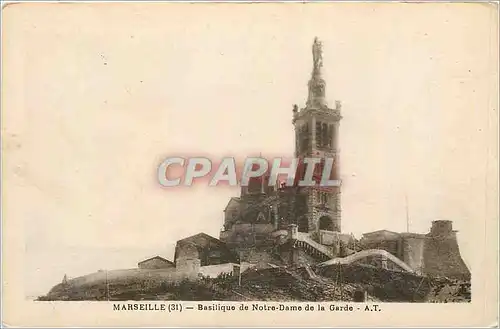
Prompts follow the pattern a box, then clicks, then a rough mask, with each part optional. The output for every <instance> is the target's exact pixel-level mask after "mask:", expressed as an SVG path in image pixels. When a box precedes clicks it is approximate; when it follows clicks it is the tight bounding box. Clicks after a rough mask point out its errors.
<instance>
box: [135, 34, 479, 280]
mask: <svg viewBox="0 0 500 329" xmlns="http://www.w3.org/2000/svg"><path fill="white" fill-rule="evenodd" d="M312 59H313V61H312V64H313V65H312V71H311V76H310V79H309V82H308V95H307V101H306V103H305V106H304V107H302V108H299V107H298V106H297V105H294V106H293V107H292V123H293V127H294V130H295V157H296V158H298V159H299V161H300V159H304V158H318V159H319V160H318V165H317V170H316V171H315V174H318V173H322V171H323V166H324V163H325V161H324V160H325V159H326V158H329V159H333V160H334V163H333V168H332V170H331V174H330V179H334V180H338V179H339V169H340V166H339V158H340V153H339V127H340V122H341V119H342V115H341V103H340V101H335V102H334V104H333V105H329V104H328V102H327V101H326V99H325V91H326V82H325V80H324V79H323V77H322V69H323V58H322V44H321V42H320V41H319V40H318V39H317V38H316V39H314V42H313V45H312ZM301 168H302V167H300V166H299V169H298V170H297V173H296V175H295V183H294V184H290V185H286V184H282V185H277V186H269V184H268V183H269V179H270V178H269V175H267V176H266V175H264V176H262V177H258V178H252V179H251V180H250V182H249V184H248V186H244V187H241V191H240V195H239V196H235V197H232V198H231V199H230V200H229V202H228V203H227V205H226V207H225V209H224V224H223V227H222V229H221V231H220V236H219V238H218V239H217V238H215V237H211V236H209V235H207V234H205V233H199V234H196V235H194V236H191V237H187V238H185V239H182V240H179V241H178V242H177V245H176V248H175V256H174V262H169V261H167V260H166V259H163V258H161V259H159V258H154V259H149V260H146V261H143V262H141V263H140V265H139V267H141V268H148V267H149V268H151V267H152V268H162V267H165V268H175V271H177V272H181V273H191V274H193V275H195V276H196V275H199V274H202V275H212V276H213V275H217V274H219V273H222V272H232V271H233V269H234V268H238V271H244V270H245V269H248V268H252V267H256V266H267V267H269V266H271V267H273V266H276V267H279V266H287V267H288V266H292V267H301V266H306V267H308V266H322V265H323V266H328V265H329V264H339V263H340V264H352V263H357V264H365V265H369V266H376V267H380V268H384V269H386V270H393V271H403V272H412V273H415V274H417V275H438V276H439V275H445V276H450V277H470V272H469V269H468V268H467V266H466V265H465V263H464V261H463V259H462V257H461V255H460V251H459V247H458V243H457V239H456V231H455V230H453V228H452V222H451V221H447V220H436V221H433V222H432V225H431V228H430V231H429V233H427V234H420V233H410V232H404V233H398V232H391V231H388V230H380V231H376V232H369V233H366V234H364V235H363V237H362V238H361V239H360V240H357V239H355V238H354V236H353V235H351V234H346V233H344V232H342V216H341V211H342V209H341V184H340V185H339V186H333V187H332V186H330V187H322V186H320V185H319V184H318V185H317V186H299V184H298V181H300V180H302V179H303V178H304V175H305V171H304V170H303V169H301ZM313 177H314V176H313ZM316 177H317V176H316Z"/></svg>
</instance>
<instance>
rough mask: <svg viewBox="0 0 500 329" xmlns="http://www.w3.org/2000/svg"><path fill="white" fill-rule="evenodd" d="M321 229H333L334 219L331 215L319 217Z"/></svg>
mask: <svg viewBox="0 0 500 329" xmlns="http://www.w3.org/2000/svg"><path fill="white" fill-rule="evenodd" d="M319 229H320V230H324V231H333V221H332V219H331V218H330V216H322V217H321V218H320V219H319Z"/></svg>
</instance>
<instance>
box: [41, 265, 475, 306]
mask: <svg viewBox="0 0 500 329" xmlns="http://www.w3.org/2000/svg"><path fill="white" fill-rule="evenodd" d="M318 274H322V275H318ZM318 274H316V273H314V272H313V271H311V270H310V269H308V268H300V269H294V270H291V269H286V268H283V267H279V268H269V269H260V270H249V271H246V272H245V273H243V275H242V277H241V281H240V280H239V278H238V277H234V276H226V275H222V276H219V277H217V278H200V280H198V281H188V280H183V281H180V282H169V281H167V280H164V279H159V278H152V279H149V280H147V279H144V278H139V277H138V278H127V280H112V281H108V282H107V283H105V282H94V283H89V284H83V285H75V284H72V283H71V281H70V282H68V283H65V284H62V283H61V284H59V285H57V286H55V287H54V288H53V289H52V290H51V291H50V292H49V293H48V294H47V295H46V296H42V297H40V298H39V299H38V300H113V301H120V300H185V301H208V300H220V301H282V302H284V301H340V300H342V301H353V297H354V293H355V291H356V290H364V291H367V292H368V294H367V299H368V301H382V302H444V301H450V302H451V301H465V302H466V301H470V284H469V285H467V283H458V282H453V281H451V280H449V279H446V278H441V279H440V280H437V279H430V278H422V277H417V276H414V277H409V276H405V275H403V274H401V273H399V274H397V273H394V272H390V271H383V270H380V269H371V271H370V270H367V269H366V268H363V269H361V268H356V267H352V266H350V267H349V268H344V269H342V273H337V272H336V270H335V269H330V272H328V271H324V272H323V273H318ZM336 274H339V275H336ZM464 286H465V287H466V288H464Z"/></svg>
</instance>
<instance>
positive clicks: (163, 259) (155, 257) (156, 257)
mask: <svg viewBox="0 0 500 329" xmlns="http://www.w3.org/2000/svg"><path fill="white" fill-rule="evenodd" d="M153 259H159V260H162V261H164V262H167V263H170V264H172V265H173V264H174V263H173V262H171V261H169V260H168V259H165V258H163V257H160V256H154V257H151V258H148V259H145V260H143V261H141V262H139V264H142V263H145V262H147V261H150V260H153Z"/></svg>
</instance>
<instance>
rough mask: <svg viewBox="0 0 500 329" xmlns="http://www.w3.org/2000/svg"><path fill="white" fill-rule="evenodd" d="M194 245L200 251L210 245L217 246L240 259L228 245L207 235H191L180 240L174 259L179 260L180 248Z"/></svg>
mask: <svg viewBox="0 0 500 329" xmlns="http://www.w3.org/2000/svg"><path fill="white" fill-rule="evenodd" d="M186 244H189V245H193V246H195V247H196V248H197V249H198V250H201V249H205V248H207V247H208V246H210V245H212V246H213V245H216V246H217V248H220V249H221V250H225V251H226V252H227V253H228V254H231V255H232V257H233V258H234V259H238V256H237V254H236V253H234V252H233V251H232V250H230V249H229V248H228V246H227V244H226V243H224V242H222V241H221V240H219V239H217V238H214V237H213V236H210V235H208V234H206V233H203V232H202V233H198V234H195V235H191V236H189V237H187V238H184V239H182V240H178V241H177V244H176V246H175V255H174V259H177V251H178V247H179V246H181V245H186Z"/></svg>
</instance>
